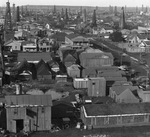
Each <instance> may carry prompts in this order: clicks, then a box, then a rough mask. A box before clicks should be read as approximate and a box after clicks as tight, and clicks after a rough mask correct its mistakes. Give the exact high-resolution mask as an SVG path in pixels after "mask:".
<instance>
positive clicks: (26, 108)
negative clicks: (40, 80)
mask: <svg viewBox="0 0 150 137" xmlns="http://www.w3.org/2000/svg"><path fill="white" fill-rule="evenodd" d="M5 99H6V114H7V130H8V131H10V132H14V133H18V132H20V131H22V130H24V131H25V132H30V131H44V130H46V131H48V130H50V129H51V106H52V99H51V96H50V95H17V96H16V95H10V96H6V97H5Z"/></svg>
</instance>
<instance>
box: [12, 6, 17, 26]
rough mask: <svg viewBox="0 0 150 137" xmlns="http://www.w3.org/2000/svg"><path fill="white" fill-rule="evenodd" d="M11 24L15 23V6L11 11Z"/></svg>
mask: <svg viewBox="0 0 150 137" xmlns="http://www.w3.org/2000/svg"><path fill="white" fill-rule="evenodd" d="M12 23H13V24H15V23H16V7H15V4H13V11H12Z"/></svg>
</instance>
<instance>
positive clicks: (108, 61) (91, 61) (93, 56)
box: [79, 52, 114, 68]
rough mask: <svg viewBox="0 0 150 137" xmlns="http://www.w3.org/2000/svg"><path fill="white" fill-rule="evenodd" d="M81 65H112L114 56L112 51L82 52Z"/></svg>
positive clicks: (95, 66) (85, 66)
mask: <svg viewBox="0 0 150 137" xmlns="http://www.w3.org/2000/svg"><path fill="white" fill-rule="evenodd" d="M79 59H80V65H81V66H82V67H84V68H89V67H93V68H98V67H102V66H112V65H113V63H114V57H113V55H112V54H111V53H103V52H99V53H87V52H82V53H81V54H80V55H79Z"/></svg>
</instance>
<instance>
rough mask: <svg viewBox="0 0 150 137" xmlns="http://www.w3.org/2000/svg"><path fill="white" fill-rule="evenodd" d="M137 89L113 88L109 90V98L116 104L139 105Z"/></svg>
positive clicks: (124, 86)
mask: <svg viewBox="0 0 150 137" xmlns="http://www.w3.org/2000/svg"><path fill="white" fill-rule="evenodd" d="M138 90H139V88H138V87H137V86H131V85H121V86H113V87H111V88H110V97H111V98H113V99H114V100H115V101H116V102H117V103H139V102H140V100H141V99H140V97H139V96H138Z"/></svg>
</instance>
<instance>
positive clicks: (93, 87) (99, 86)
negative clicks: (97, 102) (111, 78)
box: [88, 77, 106, 97]
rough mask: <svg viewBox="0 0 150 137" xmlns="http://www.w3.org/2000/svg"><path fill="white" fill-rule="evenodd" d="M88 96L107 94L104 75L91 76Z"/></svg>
mask: <svg viewBox="0 0 150 137" xmlns="http://www.w3.org/2000/svg"><path fill="white" fill-rule="evenodd" d="M88 96H90V97H98V96H106V80H105V78H104V77H95V78H89V80H88Z"/></svg>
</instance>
